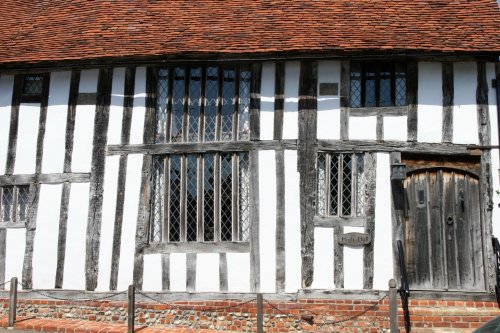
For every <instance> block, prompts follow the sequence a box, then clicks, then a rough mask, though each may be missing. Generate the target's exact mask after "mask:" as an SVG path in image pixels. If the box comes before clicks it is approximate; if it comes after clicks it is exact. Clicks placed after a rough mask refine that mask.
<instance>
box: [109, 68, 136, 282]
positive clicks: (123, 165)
mask: <svg viewBox="0 0 500 333" xmlns="http://www.w3.org/2000/svg"><path fill="white" fill-rule="evenodd" d="M134 90H135V67H127V69H126V70H125V87H124V93H125V97H124V99H123V118H122V132H121V140H120V141H121V144H122V145H127V144H129V142H130V126H131V123H132V110H133V107H134ZM127 160H128V156H127V155H121V156H120V162H119V167H118V184H117V190H116V193H117V195H116V211H115V224H114V229H113V256H112V258H111V274H110V279H109V290H116V287H117V283H118V268H119V263H120V247H121V236H122V224H123V206H124V202H125V184H126V181H127Z"/></svg>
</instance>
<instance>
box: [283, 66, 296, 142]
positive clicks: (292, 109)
mask: <svg viewBox="0 0 500 333" xmlns="http://www.w3.org/2000/svg"><path fill="white" fill-rule="evenodd" d="M299 76H300V62H298V61H290V62H287V63H286V64H285V110H284V112H283V139H297V137H298V135H299V112H298V110H299Z"/></svg>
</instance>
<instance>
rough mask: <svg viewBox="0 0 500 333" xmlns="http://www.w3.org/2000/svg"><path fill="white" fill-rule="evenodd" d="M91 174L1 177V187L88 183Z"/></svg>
mask: <svg viewBox="0 0 500 333" xmlns="http://www.w3.org/2000/svg"><path fill="white" fill-rule="evenodd" d="M89 181H90V173H84V172H79V173H78V172H75V173H42V174H39V175H36V174H27V175H24V174H22V175H6V176H0V186H7V185H29V184H32V183H37V184H51V185H54V184H64V183H88V182H89Z"/></svg>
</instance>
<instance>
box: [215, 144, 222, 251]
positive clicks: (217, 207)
mask: <svg viewBox="0 0 500 333" xmlns="http://www.w3.org/2000/svg"><path fill="white" fill-rule="evenodd" d="M220 159H221V154H220V153H215V154H214V242H220V240H221V234H220V220H221V216H220V205H221V203H220V198H221V194H220V191H221V188H220Z"/></svg>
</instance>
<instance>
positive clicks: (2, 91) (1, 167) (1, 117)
mask: <svg viewBox="0 0 500 333" xmlns="http://www.w3.org/2000/svg"><path fill="white" fill-rule="evenodd" d="M13 87H14V77H13V76H12V75H1V76H0V175H3V174H5V163H6V160H7V149H8V146H9V128H10V110H11V103H12V91H13Z"/></svg>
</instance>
